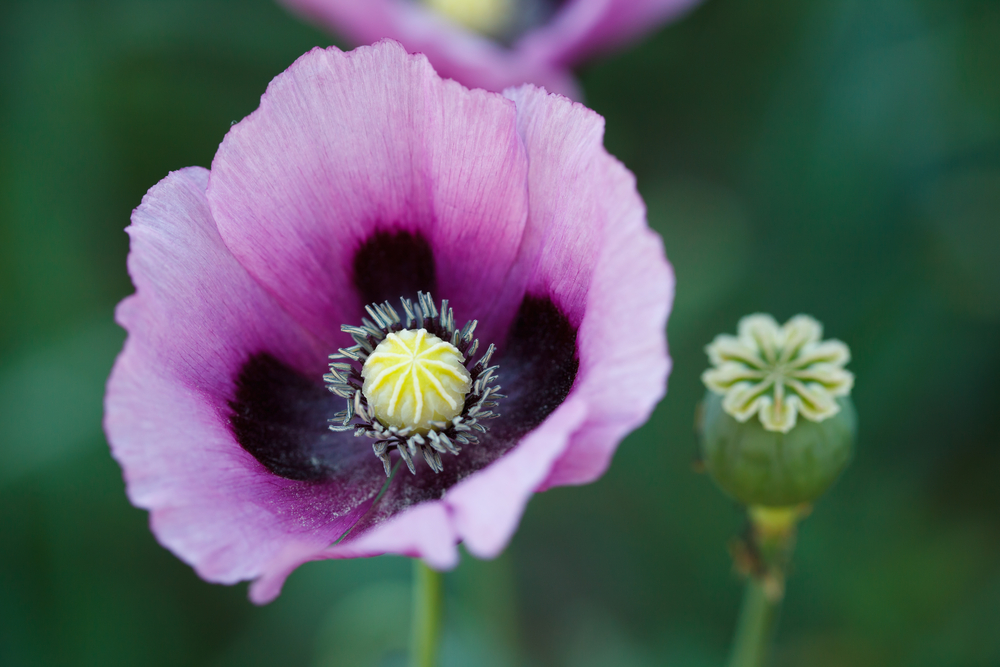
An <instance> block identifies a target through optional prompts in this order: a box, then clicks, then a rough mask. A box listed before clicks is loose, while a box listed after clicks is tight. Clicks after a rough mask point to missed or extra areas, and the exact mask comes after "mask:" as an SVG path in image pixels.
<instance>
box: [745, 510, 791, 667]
mask: <svg viewBox="0 0 1000 667" xmlns="http://www.w3.org/2000/svg"><path fill="white" fill-rule="evenodd" d="M809 511H810V509H809V507H808V506H807V505H799V506H794V507H761V506H759V505H756V506H751V507H749V508H748V512H747V513H748V515H749V517H750V525H751V527H752V531H751V538H750V543H749V544H744V548H743V549H742V551H741V552H740V554H741V556H742V561H743V562H742V565H743V567H744V568H745V571H746V572H747V574H748V575H749V577H748V581H747V590H746V593H745V595H744V597H743V607H742V608H741V609H740V618H739V621H738V622H737V625H736V637H735V638H734V639H733V650H732V653H731V654H730V656H729V667H764V666H765V665H766V664H767V660H768V656H769V655H770V653H771V642H772V640H773V639H774V629H775V625H776V624H777V622H778V611H779V609H780V608H781V601H782V599H783V598H784V596H785V573H786V572H787V571H788V564H789V561H790V560H791V558H792V549H794V547H795V534H796V529H797V527H798V522H799V521H801V520H802V519H803V518H804V517H805V516H806V515H807V514H808V513H809ZM738 564H739V561H738Z"/></svg>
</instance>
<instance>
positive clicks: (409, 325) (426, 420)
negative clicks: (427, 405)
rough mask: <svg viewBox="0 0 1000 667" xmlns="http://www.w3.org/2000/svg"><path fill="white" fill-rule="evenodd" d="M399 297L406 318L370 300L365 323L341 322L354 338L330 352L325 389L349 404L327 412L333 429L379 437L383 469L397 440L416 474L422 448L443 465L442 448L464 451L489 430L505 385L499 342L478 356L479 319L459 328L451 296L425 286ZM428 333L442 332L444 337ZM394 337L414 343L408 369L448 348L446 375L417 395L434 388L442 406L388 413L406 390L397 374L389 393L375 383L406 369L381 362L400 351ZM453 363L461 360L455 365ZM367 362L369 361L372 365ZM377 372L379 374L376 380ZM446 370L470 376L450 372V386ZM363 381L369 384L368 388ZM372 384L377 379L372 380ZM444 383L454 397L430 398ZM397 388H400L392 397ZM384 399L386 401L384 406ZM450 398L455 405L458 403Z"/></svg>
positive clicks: (433, 463) (406, 345)
mask: <svg viewBox="0 0 1000 667" xmlns="http://www.w3.org/2000/svg"><path fill="white" fill-rule="evenodd" d="M400 302H401V305H402V309H403V313H404V318H405V319H404V318H401V317H400V316H399V314H398V313H397V311H396V310H395V309H394V308H393V307H392V305H391V304H390V303H389V302H388V301H386V302H385V303H383V304H372V305H370V306H366V307H365V310H366V311H367V312H368V315H369V317H366V318H362V320H361V322H362V325H361V326H360V327H357V326H350V325H344V326H342V327H341V329H342V330H343V331H344V332H346V333H348V334H350V335H351V338H352V339H354V343H355V344H354V345H353V346H351V347H348V348H343V349H341V350H338V352H337V353H336V354H331V355H330V372H329V373H328V374H326V375H324V376H323V379H324V380H325V381H326V386H327V389H329V390H330V391H331V392H333V393H334V394H336V395H337V396H340V397H342V398H344V399H346V401H347V407H346V409H344V410H342V411H340V412H338V413H337V414H336V415H335V416H334V418H333V419H331V420H330V429H331V430H333V431H354V435H355V436H362V435H363V436H366V437H369V438H373V439H374V440H375V443H374V444H373V445H372V449H373V450H374V452H375V455H376V456H377V457H378V458H379V460H381V461H382V465H383V466H384V468H385V473H386V475H389V473H390V471H391V462H390V458H389V454H390V453H391V450H392V448H393V447H395V448H396V451H397V452H399V456H400V457H401V458H402V460H403V461H404V462H405V463H406V466H407V468H409V469H410V472H411V473H414V474H416V468H415V466H414V460H415V459H416V458H417V456H418V455H420V456H422V457H423V459H424V460H425V461H426V462H427V465H428V466H430V468H431V469H432V470H434V472H440V471H441V470H442V469H443V465H442V462H441V454H443V453H445V452H447V453H450V454H452V455H457V454H458V453H459V452H460V451H461V445H470V444H476V443H478V442H479V438H478V436H477V435H476V433H477V432H478V433H486V426H485V424H484V422H485V421H488V420H490V419H494V418H496V417H498V416H499V415H498V414H497V413H496V412H495V411H494V410H493V408H495V407H496V406H497V401H498V399H501V398H503V396H502V395H501V394H500V393H499V391H500V387H499V386H495V385H494V384H493V383H494V382H495V381H496V380H497V374H496V371H497V369H498V366H490V365H489V362H490V358H491V357H492V356H493V353H494V352H495V350H496V348H495V347H494V345H492V344H490V345H489V347H488V348H487V349H486V351H485V352H484V353H483V354H482V355H481V356H480V357H479V358H478V359H477V360H476V361H475V362H473V359H474V358H475V355H476V352H477V350H478V349H479V341H478V340H477V339H476V338H474V336H473V334H474V332H475V329H476V324H477V322H476V320H470V321H469V322H467V323H466V324H465V326H463V327H462V328H461V329H456V328H455V318H454V314H453V312H452V309H451V308H449V307H448V301H447V299H446V300H444V301H442V302H441V308H440V310H439V309H438V308H437V306H436V305H435V303H434V300H433V298H432V297H431V295H430V294H425V293H423V292H418V294H417V302H416V303H413V302H412V301H411V300H410V299H401V300H400ZM421 331H423V334H421V333H420V332H421ZM431 338H436V339H439V342H440V343H441V344H443V345H439V343H438V342H434V341H433V340H431ZM407 341H408V342H407ZM386 343H387V344H386ZM397 343H400V344H402V349H407V350H410V357H411V358H410V359H409V360H408V361H406V363H408V364H410V365H409V366H407V367H406V370H407V371H408V372H417V373H419V372H420V371H419V369H418V368H417V367H416V366H415V365H414V364H413V362H414V361H415V360H416V361H418V362H419V361H423V360H425V359H426V360H428V361H435V359H433V357H434V356H435V355H438V354H442V355H444V356H443V358H442V359H440V361H442V362H445V361H447V364H445V365H449V364H451V365H452V366H451V370H450V371H448V372H446V373H445V376H435V377H434V380H436V381H437V384H435V382H433V381H432V382H429V383H428V386H427V387H426V388H425V387H416V390H417V394H415V396H416V395H420V396H424V395H425V394H423V392H424V391H429V392H431V393H428V394H426V395H427V396H430V397H431V398H432V400H435V401H436V404H437V406H438V408H440V409H434V410H432V411H431V412H429V413H428V414H426V415H425V414H423V413H424V410H423V408H421V410H419V411H417V412H419V414H418V415H417V418H416V419H414V416H413V414H414V413H413V409H412V408H413V407H414V406H410V408H411V410H410V411H411V414H410V415H409V418H408V419H399V418H396V417H399V415H396V417H393V416H392V415H390V414H389V413H390V412H393V411H392V410H390V409H389V407H390V406H391V405H397V406H398V403H399V402H398V395H399V392H400V391H402V389H401V388H400V387H401V386H402V385H401V383H400V380H401V378H400V377H396V378H395V380H396V384H394V385H392V387H391V389H392V391H390V394H389V397H388V399H386V398H385V397H384V396H382V397H381V398H380V397H379V396H381V395H380V394H378V390H379V389H380V388H384V384H385V382H386V381H387V380H388V379H389V377H390V376H391V375H392V373H393V372H398V371H401V370H403V369H404V367H403V366H399V367H398V368H396V366H397V365H398V364H392V363H389V364H388V365H384V363H385V362H391V361H393V359H391V358H390V355H394V354H403V352H402V349H400V348H398V347H395V346H396V345H397ZM428 343H430V344H428ZM384 344H386V345H384ZM448 348H451V349H448ZM452 350H453V352H452ZM424 352H430V357H432V358H430V359H427V355H424V357H420V355H421V354H422V353H424ZM379 355H381V357H380V356H379ZM418 357H420V358H418ZM395 361H399V362H403V361H405V360H403V359H397V360H395ZM454 364H459V366H458V368H455V367H454ZM432 365H434V364H432ZM366 368H367V369H369V370H368V371H367V372H366ZM459 369H461V370H459ZM437 370H440V369H439V368H438V369H437ZM386 371H388V374H386ZM380 372H381V374H382V377H381V381H380V382H378V383H377V382H376V379H377V376H379V375H380ZM449 374H454V375H455V376H467V381H466V380H465V378H464V377H459V378H453V379H455V382H454V383H451V386H450V387H445V386H442V385H443V384H448V383H447V380H446V382H445V383H441V382H440V378H441V377H447V375H449ZM366 376H367V377H366ZM425 379H427V376H425ZM404 380H405V378H404ZM459 380H461V381H459ZM466 382H467V384H466ZM366 385H368V389H369V390H372V391H366ZM372 385H377V386H375V387H374V388H373V387H372ZM439 387H440V389H442V390H443V391H444V394H448V395H449V399H450V400H449V399H443V394H440V395H438V398H441V400H437V399H434V398H433V394H437V390H438V388H439ZM397 389H398V390H399V391H396V390H397ZM393 393H395V394H396V400H395V401H394V399H393ZM463 399H464V400H463ZM383 401H384V405H383V406H381V407H380V403H382V402H383ZM452 404H454V407H457V408H458V409H457V410H454V411H453V409H454V408H453V407H452ZM445 408H447V409H445Z"/></svg>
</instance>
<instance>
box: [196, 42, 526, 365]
mask: <svg viewBox="0 0 1000 667" xmlns="http://www.w3.org/2000/svg"><path fill="white" fill-rule="evenodd" d="M527 170H528V162H527V158H526V156H525V153H524V149H523V146H522V144H521V141H520V138H519V137H518V133H517V131H516V116H515V109H514V105H513V104H512V103H511V102H509V101H507V100H504V99H503V98H502V97H500V96H498V95H493V94H489V93H486V92H484V91H470V90H467V89H465V88H462V87H461V86H460V85H459V84H457V83H455V82H453V81H444V80H442V79H441V78H440V77H438V76H437V74H435V73H434V70H433V69H431V67H430V65H429V64H428V62H427V60H426V58H424V57H422V56H411V55H408V54H407V53H406V52H405V51H403V49H402V48H401V47H400V46H399V45H398V44H395V43H392V42H381V43H379V44H377V45H375V46H373V47H362V48H359V49H357V50H355V51H353V52H351V53H343V52H341V51H339V50H337V49H336V48H332V47H331V48H330V49H327V50H325V51H323V50H318V49H317V50H313V51H311V52H310V53H308V54H306V55H304V56H302V57H301V58H299V60H297V61H296V62H295V64H293V65H292V66H291V67H290V68H289V69H288V70H286V71H285V72H284V73H283V74H281V75H279V76H278V77H277V78H275V79H274V81H273V82H272V83H271V85H270V86H268V89H267V93H266V94H265V95H264V96H263V98H261V106H260V108H259V109H257V111H255V112H254V113H253V114H251V115H250V116H248V117H247V118H246V119H244V120H243V121H242V122H240V123H239V124H237V125H236V126H235V127H233V128H232V129H231V130H230V132H229V134H227V135H226V139H225V141H224V142H223V144H222V146H221V147H220V148H219V152H218V153H217V154H216V157H215V160H214V161H213V163H212V179H211V184H210V187H209V192H208V196H209V200H210V202H211V205H212V213H213V215H214V217H215V219H216V221H217V223H218V225H219V230H220V233H221V234H222V236H223V238H224V239H225V241H226V244H227V245H228V246H229V248H230V249H231V250H232V252H233V254H234V255H235V256H236V257H237V259H239V261H240V262H241V263H242V264H243V265H244V266H245V267H246V268H247V270H248V271H249V272H250V273H251V274H252V275H253V276H254V277H255V278H256V279H257V280H258V281H259V282H260V283H261V284H262V285H264V286H265V287H266V288H267V289H268V291H269V292H271V293H272V294H273V295H274V296H275V298H277V299H278V301H279V302H280V303H281V304H282V305H283V306H284V307H285V309H286V310H288V312H289V313H291V314H292V315H293V316H294V317H295V318H296V320H297V321H299V322H300V323H302V324H303V325H304V326H305V327H307V328H308V329H309V330H310V331H312V332H313V333H314V334H315V335H316V336H317V337H318V338H320V339H321V340H322V341H323V342H324V343H326V344H328V345H329V346H330V347H331V349H335V348H336V346H339V345H342V344H346V343H347V339H346V337H345V335H344V334H342V333H341V332H340V325H341V324H343V323H345V322H353V321H358V320H360V318H361V316H362V315H363V310H362V308H363V306H364V305H365V304H366V303H369V302H371V301H380V300H384V299H393V300H395V299H397V298H398V297H400V296H410V297H415V296H416V294H415V293H416V291H417V290H424V291H432V292H433V293H434V294H435V296H437V297H439V298H447V299H450V300H451V305H452V307H453V308H454V309H455V313H456V316H457V317H458V318H460V319H464V318H467V317H473V316H474V317H477V318H479V319H481V322H480V325H481V329H480V334H481V335H482V336H487V335H495V334H496V328H495V327H494V326H493V325H492V323H491V322H490V321H489V318H488V316H487V315H486V313H490V312H492V311H493V310H494V302H493V300H494V299H495V298H496V295H498V294H499V293H500V292H501V291H502V289H503V288H504V285H505V283H506V281H507V276H508V272H509V271H510V268H511V264H512V263H513V261H514V258H515V256H516V254H517V252H518V249H519V247H520V245H521V237H522V233H523V231H524V227H525V224H526V222H527V215H528V208H527V207H528V198H527V197H528V193H527V189H526V187H525V183H526V180H527V179H526V176H527ZM276 220H280V221H281V224H275V221H276ZM377 233H381V234H384V235H389V236H390V237H391V235H399V234H404V235H407V238H410V237H412V238H414V239H419V240H420V242H422V243H423V244H424V245H423V246H421V247H422V248H423V250H422V251H421V252H423V253H428V254H429V255H430V257H429V258H427V261H428V262H429V263H430V266H429V267H425V270H423V271H422V272H419V273H420V274H421V275H420V276H415V275H414V273H415V270H414V268H413V267H412V266H411V264H410V262H411V260H413V258H412V257H409V256H407V254H408V251H407V250H406V249H405V248H404V249H403V250H402V251H400V252H401V253H402V255H403V256H400V257H397V256H388V257H381V258H379V257H375V258H373V259H372V261H373V262H374V266H373V267H369V268H368V269H367V271H368V272H369V273H370V272H372V271H374V272H375V274H376V275H369V274H368V273H366V274H364V275H360V274H359V267H358V253H359V248H360V247H362V246H363V245H364V244H365V243H366V242H367V241H369V240H370V239H372V238H373V235H375V234H377ZM414 243H417V241H415V242H414ZM414 253H416V250H412V251H409V254H414ZM414 261H415V260H414ZM421 282H422V284H421ZM373 285H384V286H385V289H384V290H378V291H377V293H373V292H372V289H373V287H372V286H373ZM505 315H507V316H508V317H509V316H510V315H511V313H505Z"/></svg>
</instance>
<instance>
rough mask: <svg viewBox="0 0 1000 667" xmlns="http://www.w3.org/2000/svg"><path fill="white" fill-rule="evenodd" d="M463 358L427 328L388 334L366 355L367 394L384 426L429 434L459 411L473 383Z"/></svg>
mask: <svg viewBox="0 0 1000 667" xmlns="http://www.w3.org/2000/svg"><path fill="white" fill-rule="evenodd" d="M464 364H465V357H463V356H462V353H461V352H459V351H458V348H456V347H455V346H454V345H452V344H451V343H448V342H445V341H443V340H441V339H440V338H438V337H437V336H435V335H434V334H431V333H428V332H427V330H426V329H418V330H416V331H414V330H412V329H407V330H403V331H400V332H398V333H390V334H388V335H387V336H386V337H385V340H383V341H382V342H381V343H379V344H378V346H376V348H375V351H374V352H372V354H371V355H370V356H369V357H368V360H367V361H366V362H365V365H364V368H363V369H362V370H361V377H363V378H364V381H365V382H364V386H363V387H362V392H364V395H365V398H366V399H368V405H370V406H371V407H372V408H373V409H374V410H375V417H376V418H377V419H378V420H379V421H381V422H382V423H383V424H386V425H388V426H396V427H397V428H401V429H402V428H409V429H410V432H412V433H421V434H423V433H427V432H428V431H430V430H431V427H432V423H433V422H450V421H451V420H452V419H454V418H455V417H457V416H458V415H459V414H461V412H462V408H463V407H464V406H465V395H466V394H468V393H469V388H470V387H471V385H472V382H471V377H470V375H469V371H468V370H467V369H466V368H465V365H464Z"/></svg>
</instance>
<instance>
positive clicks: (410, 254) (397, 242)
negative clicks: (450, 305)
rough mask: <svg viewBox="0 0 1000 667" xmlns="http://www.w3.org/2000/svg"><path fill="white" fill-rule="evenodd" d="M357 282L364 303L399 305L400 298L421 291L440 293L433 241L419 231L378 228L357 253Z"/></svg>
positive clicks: (355, 269) (356, 285)
mask: <svg viewBox="0 0 1000 667" xmlns="http://www.w3.org/2000/svg"><path fill="white" fill-rule="evenodd" d="M353 282H354V288H355V289H356V290H357V291H358V294H359V295H360V296H361V303H362V305H368V304H371V303H383V302H385V301H390V302H392V304H393V305H394V306H395V305H396V304H398V303H399V299H400V297H406V298H407V299H411V300H413V301H416V300H417V292H427V293H429V294H433V295H435V296H437V293H438V292H437V271H436V270H435V268H434V251H433V250H431V244H430V243H429V242H428V241H427V239H426V237H424V235H423V234H421V233H419V232H410V231H395V232H389V231H377V232H375V233H374V234H372V235H371V237H369V238H368V239H366V240H365V241H364V243H362V244H361V245H360V247H359V248H358V250H357V252H355V254H354V280H353ZM345 324H355V325H356V324H360V323H359V322H350V323H348V322H345Z"/></svg>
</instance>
